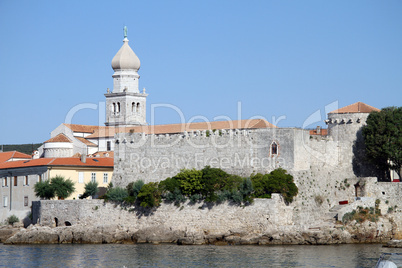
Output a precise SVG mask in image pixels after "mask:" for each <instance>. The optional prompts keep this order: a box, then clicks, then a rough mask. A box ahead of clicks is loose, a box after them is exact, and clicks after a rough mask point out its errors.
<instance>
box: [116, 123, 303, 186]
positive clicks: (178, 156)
mask: <svg viewBox="0 0 402 268" xmlns="http://www.w3.org/2000/svg"><path fill="white" fill-rule="evenodd" d="M304 131H305V130H301V129H296V128H267V129H255V130H221V131H215V132H213V131H195V132H185V133H180V134H173V135H169V134H163V135H145V134H143V133H128V134H125V133H120V134H117V136H116V144H115V170H114V175H113V181H114V183H115V185H120V186H124V185H126V184H128V183H129V182H131V181H136V180H140V179H141V180H143V181H144V182H150V181H161V180H164V179H166V178H168V177H171V176H174V175H175V174H177V173H178V172H180V170H181V169H183V168H187V169H192V168H195V169H202V168H204V167H205V166H207V165H209V166H211V167H217V168H221V169H223V170H225V171H227V172H229V173H233V174H237V175H240V176H250V174H252V173H258V172H260V173H269V172H270V171H272V170H274V169H276V168H278V167H282V168H285V169H288V170H292V169H294V166H295V152H296V151H295V138H296V137H297V136H300V133H301V132H304ZM273 142H275V143H276V144H277V145H278V151H277V154H273V153H272V152H271V144H272V143H273ZM300 166H301V164H300V163H298V167H300ZM304 167H305V168H307V165H304Z"/></svg>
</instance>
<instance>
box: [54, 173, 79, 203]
mask: <svg viewBox="0 0 402 268" xmlns="http://www.w3.org/2000/svg"><path fill="white" fill-rule="evenodd" d="M50 185H51V187H52V188H53V190H54V193H55V194H56V195H57V197H58V198H59V199H65V198H67V197H69V196H70V195H71V194H72V193H73V192H74V191H75V186H74V182H73V181H72V180H70V179H65V178H64V177H63V176H59V175H58V176H56V177H53V178H51V179H50Z"/></svg>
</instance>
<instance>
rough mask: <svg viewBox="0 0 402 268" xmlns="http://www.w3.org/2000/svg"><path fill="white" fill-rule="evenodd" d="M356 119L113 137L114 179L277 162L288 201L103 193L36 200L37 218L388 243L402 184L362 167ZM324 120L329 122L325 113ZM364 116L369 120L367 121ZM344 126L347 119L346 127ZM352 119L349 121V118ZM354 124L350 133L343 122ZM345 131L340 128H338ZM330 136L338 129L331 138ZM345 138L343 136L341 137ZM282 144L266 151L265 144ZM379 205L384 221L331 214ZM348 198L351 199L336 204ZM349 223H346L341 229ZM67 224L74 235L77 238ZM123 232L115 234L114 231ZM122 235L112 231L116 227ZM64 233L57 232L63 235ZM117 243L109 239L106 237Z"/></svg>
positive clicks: (244, 171)
mask: <svg viewBox="0 0 402 268" xmlns="http://www.w3.org/2000/svg"><path fill="white" fill-rule="evenodd" d="M346 116H349V117H350V119H352V121H353V120H356V121H354V122H350V121H349V120H348V121H346V122H349V123H344V122H345V121H343V122H342V121H337V122H335V121H331V122H330V123H329V124H332V125H330V135H328V136H310V134H309V131H307V130H303V129H296V128H267V129H255V130H250V129H248V130H244V129H240V130H222V131H221V132H219V131H216V132H215V133H213V132H207V131H195V132H190V133H187V132H184V133H179V134H174V135H169V134H163V135H145V134H143V133H128V134H117V136H116V147H115V148H116V150H115V172H114V177H113V179H114V184H115V185H118V186H122V187H124V186H126V185H127V184H128V183H129V182H131V181H135V180H139V179H142V180H144V181H145V182H150V181H160V180H163V179H165V178H167V177H170V176H174V175H175V174H177V173H178V172H179V171H180V169H182V168H196V169H201V168H203V167H204V166H206V165H210V166H211V167H220V168H222V169H224V170H226V171H227V172H230V173H235V174H238V175H241V176H249V175H250V174H252V173H257V172H261V173H267V172H270V171H271V170H273V169H275V168H278V167H282V168H285V169H287V170H288V171H289V173H291V174H292V175H293V176H294V179H295V183H296V185H297V186H298V189H299V193H298V195H297V196H296V197H295V199H294V201H293V202H292V203H290V204H285V202H284V201H283V199H282V197H281V196H280V195H279V194H273V196H272V199H255V200H254V203H253V204H252V205H249V206H245V207H243V206H237V205H233V204H229V203H227V202H226V203H223V204H219V205H208V204H204V203H196V204H191V203H189V201H187V202H186V203H184V204H181V205H180V206H179V207H176V206H174V205H173V204H170V203H162V204H161V206H160V207H158V208H157V209H156V210H152V211H147V210H144V209H142V208H140V207H124V206H123V207H120V206H116V205H115V204H113V203H105V202H103V200H69V201H58V200H57V201H53V200H52V201H38V202H34V204H33V218H34V222H35V221H36V222H37V223H40V224H41V225H45V226H55V225H56V222H57V225H58V226H64V225H70V224H71V225H72V226H87V227H90V228H92V229H91V231H90V232H91V236H94V235H95V236H96V235H98V236H99V237H100V238H99V239H98V240H99V241H100V242H102V241H104V240H105V238H102V235H103V236H104V233H105V232H107V233H112V234H114V233H116V236H119V237H120V236H122V235H123V236H128V237H131V238H128V240H130V239H131V240H133V239H134V238H133V237H135V241H136V242H155V243H159V242H172V241H178V243H188V244H201V243H211V241H212V242H213V241H219V239H223V240H224V241H225V242H228V243H245V244H247V243H260V244H264V243H266V244H275V243H276V244H282V243H284V244H287V243H289V244H292V243H296V244H300V243H309V244H310V243H311V244H320V243H322V244H326V243H361V242H386V241H389V240H390V239H400V238H402V227H401V226H402V210H401V208H399V207H398V205H399V204H401V202H402V186H401V184H400V183H389V182H378V181H377V178H376V177H364V176H359V172H360V174H363V173H367V172H369V170H365V168H366V166H365V163H364V162H365V161H364V158H359V157H360V153H361V150H363V147H361V144H359V143H358V142H356V141H359V139H361V133H360V129H361V127H362V125H363V122H364V121H363V122H362V121H360V122H357V119H358V118H363V117H361V115H356V114H352V115H343V118H346ZM329 118H330V119H334V117H332V116H331V115H330V116H329ZM364 120H365V119H364ZM345 124H348V125H345ZM352 124H355V125H352ZM348 126H351V127H352V128H355V130H353V131H352V130H350V131H349V129H348V128H347V127H348ZM345 128H346V132H345V131H343V130H344V129H345ZM335 133H336V134H337V136H335ZM340 137H341V138H340ZM272 142H276V143H277V144H278V145H279V150H278V155H272V151H271V144H272ZM376 200H379V208H380V210H381V214H382V215H383V216H384V218H381V219H380V221H379V222H377V223H369V222H367V223H363V224H362V225H361V226H359V227H356V226H354V225H353V226H352V225H351V226H348V225H346V226H343V225H341V226H337V224H336V221H335V220H342V217H343V215H345V214H346V213H348V212H351V211H352V210H354V209H356V208H357V207H359V206H361V207H363V208H364V207H375V204H376ZM339 201H348V202H349V204H348V205H339ZM345 228H346V229H345ZM71 230H73V231H72V232H73V235H75V232H76V231H74V230H75V229H71ZM117 230H119V231H117ZM118 232H120V233H119V235H117V233H118ZM61 237H63V235H59V240H60V239H62V238H61ZM112 240H113V239H112Z"/></svg>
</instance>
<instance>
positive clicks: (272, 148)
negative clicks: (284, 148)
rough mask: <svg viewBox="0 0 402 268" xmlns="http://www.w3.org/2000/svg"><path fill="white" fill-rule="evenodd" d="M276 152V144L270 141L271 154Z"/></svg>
mask: <svg viewBox="0 0 402 268" xmlns="http://www.w3.org/2000/svg"><path fill="white" fill-rule="evenodd" d="M277 154H278V144H277V143H276V142H272V144H271V155H277Z"/></svg>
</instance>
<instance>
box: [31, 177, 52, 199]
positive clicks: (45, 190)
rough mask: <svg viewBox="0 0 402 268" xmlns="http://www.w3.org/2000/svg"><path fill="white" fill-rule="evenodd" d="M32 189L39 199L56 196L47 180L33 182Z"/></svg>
mask: <svg viewBox="0 0 402 268" xmlns="http://www.w3.org/2000/svg"><path fill="white" fill-rule="evenodd" d="M34 191H35V195H36V196H37V197H39V198H41V199H52V198H54V197H55V196H56V194H55V192H54V188H53V187H52V185H51V184H50V181H49V180H46V181H39V182H37V183H35V186H34Z"/></svg>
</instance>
